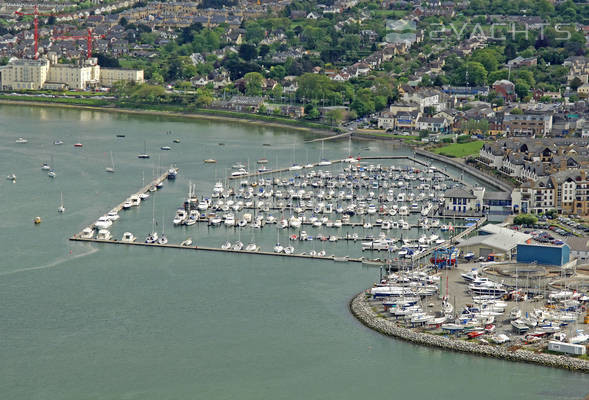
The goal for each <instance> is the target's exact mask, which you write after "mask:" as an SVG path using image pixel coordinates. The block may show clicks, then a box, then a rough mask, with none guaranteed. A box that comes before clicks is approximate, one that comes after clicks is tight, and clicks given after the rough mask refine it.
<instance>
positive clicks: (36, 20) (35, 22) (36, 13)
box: [14, 4, 55, 60]
mask: <svg viewBox="0 0 589 400" xmlns="http://www.w3.org/2000/svg"><path fill="white" fill-rule="evenodd" d="M14 13H15V14H16V15H20V16H21V17H23V16H25V15H33V16H34V18H33V25H34V26H35V57H34V58H35V60H37V59H38V58H39V16H42V17H51V16H55V14H41V13H39V8H38V7H37V5H36V4H35V8H34V9H33V12H32V13H23V12H21V11H15V12H14Z"/></svg>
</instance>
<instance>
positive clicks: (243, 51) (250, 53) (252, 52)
mask: <svg viewBox="0 0 589 400" xmlns="http://www.w3.org/2000/svg"><path fill="white" fill-rule="evenodd" d="M239 56H240V57H241V58H243V59H244V60H245V61H251V60H253V59H254V58H256V57H257V56H258V49H257V48H256V46H254V45H251V44H247V43H244V44H242V45H241V46H239Z"/></svg>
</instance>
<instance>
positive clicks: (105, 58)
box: [93, 53, 121, 68]
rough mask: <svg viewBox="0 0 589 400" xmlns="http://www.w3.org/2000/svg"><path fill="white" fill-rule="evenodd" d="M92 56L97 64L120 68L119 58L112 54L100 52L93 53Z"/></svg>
mask: <svg viewBox="0 0 589 400" xmlns="http://www.w3.org/2000/svg"><path fill="white" fill-rule="evenodd" d="M93 56H94V57H96V58H97V59H98V60H97V61H98V65H100V66H101V67H104V68H120V67H121V64H120V63H119V59H118V58H116V57H113V56H109V55H108V54H102V53H94V54H93Z"/></svg>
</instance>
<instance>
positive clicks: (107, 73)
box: [100, 68, 143, 87]
mask: <svg viewBox="0 0 589 400" xmlns="http://www.w3.org/2000/svg"><path fill="white" fill-rule="evenodd" d="M119 81H127V82H134V83H143V70H142V69H125V68H101V69H100V85H101V86H106V87H111V86H112V85H113V84H114V83H115V82H119Z"/></svg>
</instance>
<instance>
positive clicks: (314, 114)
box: [305, 104, 319, 119]
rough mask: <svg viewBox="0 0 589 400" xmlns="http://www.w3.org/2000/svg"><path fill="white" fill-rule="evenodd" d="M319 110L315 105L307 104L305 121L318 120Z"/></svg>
mask: <svg viewBox="0 0 589 400" xmlns="http://www.w3.org/2000/svg"><path fill="white" fill-rule="evenodd" d="M318 118H319V110H318V109H317V107H315V106H314V105H313V104H307V105H306V106H305V119H318Z"/></svg>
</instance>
